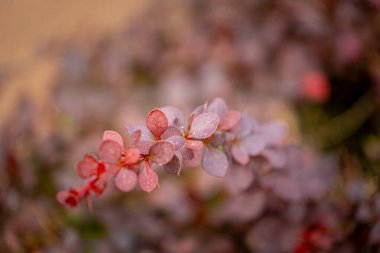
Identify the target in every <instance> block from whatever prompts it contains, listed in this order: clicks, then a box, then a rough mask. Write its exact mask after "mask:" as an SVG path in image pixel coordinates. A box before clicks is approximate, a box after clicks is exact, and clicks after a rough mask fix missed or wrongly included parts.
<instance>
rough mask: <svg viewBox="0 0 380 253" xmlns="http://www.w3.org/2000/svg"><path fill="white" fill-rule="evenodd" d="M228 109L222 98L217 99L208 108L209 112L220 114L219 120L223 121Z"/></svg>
mask: <svg viewBox="0 0 380 253" xmlns="http://www.w3.org/2000/svg"><path fill="white" fill-rule="evenodd" d="M227 111H228V107H227V104H226V102H225V101H224V100H223V99H222V98H219V97H218V98H215V99H214V100H213V101H212V102H211V103H210V105H209V106H208V108H207V112H213V113H216V114H218V116H219V119H220V120H222V119H223V118H224V115H225V114H226V113H227Z"/></svg>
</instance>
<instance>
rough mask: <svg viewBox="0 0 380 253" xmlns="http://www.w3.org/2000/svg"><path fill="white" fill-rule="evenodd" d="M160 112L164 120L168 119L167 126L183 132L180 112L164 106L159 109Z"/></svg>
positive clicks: (174, 108)
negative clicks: (164, 117)
mask: <svg viewBox="0 0 380 253" xmlns="http://www.w3.org/2000/svg"><path fill="white" fill-rule="evenodd" d="M160 111H162V112H163V113H164V114H165V116H166V118H167V119H168V125H169V126H174V127H176V128H180V129H181V130H183V128H184V127H185V126H184V118H183V115H182V113H181V111H180V110H179V109H178V108H176V107H174V106H165V107H161V108H160Z"/></svg>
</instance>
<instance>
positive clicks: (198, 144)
mask: <svg viewBox="0 0 380 253" xmlns="http://www.w3.org/2000/svg"><path fill="white" fill-rule="evenodd" d="M186 147H187V148H189V149H193V150H200V149H202V148H203V142H202V141H199V140H186Z"/></svg>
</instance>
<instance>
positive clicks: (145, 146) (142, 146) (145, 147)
mask: <svg viewBox="0 0 380 253" xmlns="http://www.w3.org/2000/svg"><path fill="white" fill-rule="evenodd" d="M153 144H154V142H153V141H140V142H138V143H137V144H136V145H135V146H136V148H138V149H139V150H140V154H142V155H147V154H149V150H150V147H152V146H153Z"/></svg>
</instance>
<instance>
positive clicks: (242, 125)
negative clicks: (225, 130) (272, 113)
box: [232, 113, 259, 138]
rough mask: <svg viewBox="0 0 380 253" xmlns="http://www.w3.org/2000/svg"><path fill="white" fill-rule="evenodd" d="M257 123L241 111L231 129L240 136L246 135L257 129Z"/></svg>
mask: <svg viewBox="0 0 380 253" xmlns="http://www.w3.org/2000/svg"><path fill="white" fill-rule="evenodd" d="M258 127H259V126H258V123H257V122H256V121H255V120H254V119H253V118H252V117H250V116H249V115H247V114H246V113H241V115H240V121H239V123H238V124H237V125H236V126H235V127H233V129H232V131H233V132H234V133H235V134H236V135H237V136H239V137H240V138H243V137H246V136H248V135H250V134H251V133H252V131H256V130H257V129H258Z"/></svg>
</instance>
